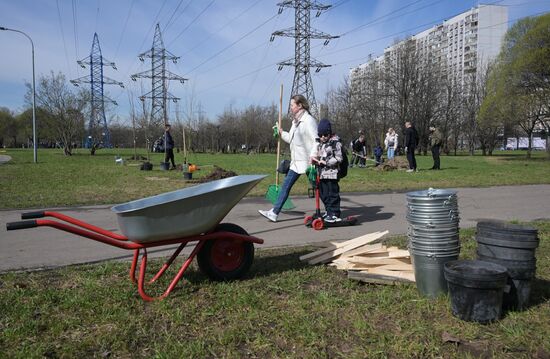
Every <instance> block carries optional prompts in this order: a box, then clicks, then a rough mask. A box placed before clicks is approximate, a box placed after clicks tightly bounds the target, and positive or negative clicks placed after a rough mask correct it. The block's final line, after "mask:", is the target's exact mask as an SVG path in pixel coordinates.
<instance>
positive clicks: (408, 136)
mask: <svg viewBox="0 0 550 359" xmlns="http://www.w3.org/2000/svg"><path fill="white" fill-rule="evenodd" d="M417 144H418V132H416V128H414V126H413V124H412V123H411V122H410V121H407V122H405V152H406V153H407V161H409V169H408V170H407V172H416V171H418V170H417V168H416V158H415V157H414V151H415V150H416V145H417Z"/></svg>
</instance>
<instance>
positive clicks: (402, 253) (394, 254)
mask: <svg viewBox="0 0 550 359" xmlns="http://www.w3.org/2000/svg"><path fill="white" fill-rule="evenodd" d="M410 256H411V254H410V253H409V251H408V250H406V249H398V250H396V251H390V255H389V257H390V258H407V257H409V258H410Z"/></svg>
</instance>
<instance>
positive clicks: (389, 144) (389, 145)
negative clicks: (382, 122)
mask: <svg viewBox="0 0 550 359" xmlns="http://www.w3.org/2000/svg"><path fill="white" fill-rule="evenodd" d="M384 145H385V146H386V149H387V150H388V160H391V159H392V158H393V157H394V156H395V150H396V149H397V133H395V130H394V129H393V128H391V127H390V128H389V129H388V133H386V139H385V140H384Z"/></svg>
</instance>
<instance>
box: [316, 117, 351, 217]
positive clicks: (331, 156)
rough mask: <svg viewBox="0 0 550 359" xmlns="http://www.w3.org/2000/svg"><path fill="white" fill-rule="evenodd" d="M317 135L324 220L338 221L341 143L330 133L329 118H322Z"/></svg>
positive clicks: (339, 213)
mask: <svg viewBox="0 0 550 359" xmlns="http://www.w3.org/2000/svg"><path fill="white" fill-rule="evenodd" d="M317 132H318V135H319V146H318V152H317V157H316V158H315V159H314V161H315V162H316V163H317V167H318V171H319V195H320V197H321V201H323V204H324V205H325V210H326V215H325V216H324V217H323V220H324V221H325V222H329V223H334V222H340V221H342V219H341V218H340V216H341V212H342V211H341V209H340V185H339V184H338V180H339V179H340V176H339V173H338V171H339V166H340V163H342V161H343V160H344V157H343V154H342V143H341V142H340V138H339V137H338V136H337V135H335V134H333V133H332V126H331V124H330V121H329V120H326V119H323V120H321V121H320V122H319V126H318V128H317Z"/></svg>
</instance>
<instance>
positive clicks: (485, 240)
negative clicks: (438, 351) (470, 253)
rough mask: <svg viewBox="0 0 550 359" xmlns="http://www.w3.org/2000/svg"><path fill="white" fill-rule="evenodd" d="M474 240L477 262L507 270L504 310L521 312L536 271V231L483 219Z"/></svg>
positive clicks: (537, 241)
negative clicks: (476, 244) (493, 264)
mask: <svg viewBox="0 0 550 359" xmlns="http://www.w3.org/2000/svg"><path fill="white" fill-rule="evenodd" d="M476 241H477V242H478V246H477V256H478V259H480V260H483V261H488V262H492V263H496V264H499V265H502V266H504V267H506V268H507V270H508V275H509V277H510V278H509V279H508V285H509V286H510V290H509V292H507V293H504V309H506V310H510V309H511V310H516V309H517V310H523V309H525V308H526V307H527V306H528V304H529V297H530V294H531V281H532V279H533V278H534V277H535V273H536V269H537V266H536V255H535V252H536V249H537V247H538V245H539V238H538V231H537V229H536V228H534V227H531V226H525V225H520V224H512V223H507V222H504V221H499V220H483V221H479V222H478V223H477V233H476Z"/></svg>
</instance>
